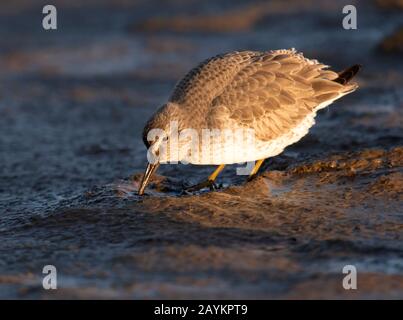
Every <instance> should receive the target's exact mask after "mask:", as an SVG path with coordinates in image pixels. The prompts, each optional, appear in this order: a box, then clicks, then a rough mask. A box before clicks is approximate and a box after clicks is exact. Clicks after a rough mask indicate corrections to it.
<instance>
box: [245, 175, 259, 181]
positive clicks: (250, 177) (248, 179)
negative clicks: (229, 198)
mask: <svg viewBox="0 0 403 320" xmlns="http://www.w3.org/2000/svg"><path fill="white" fill-rule="evenodd" d="M256 178H257V174H256V173H255V174H251V175H250V176H249V177H248V178H247V179H246V182H251V181H252V180H255V179H256Z"/></svg>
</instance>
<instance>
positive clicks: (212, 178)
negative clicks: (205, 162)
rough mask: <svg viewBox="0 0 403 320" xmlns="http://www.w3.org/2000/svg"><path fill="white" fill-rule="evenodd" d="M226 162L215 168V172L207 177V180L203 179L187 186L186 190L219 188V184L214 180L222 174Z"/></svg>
mask: <svg viewBox="0 0 403 320" xmlns="http://www.w3.org/2000/svg"><path fill="white" fill-rule="evenodd" d="M224 167H225V164H220V165H219V166H218V167H217V169H215V170H214V172H213V173H212V174H211V175H210V176H209V177H208V178H207V180H206V181H203V182H201V183H198V184H196V185H194V186H191V187H188V188H186V191H197V190H200V189H203V188H207V187H209V188H210V190H214V189H217V186H216V185H215V183H214V181H215V179H216V178H217V176H218V175H219V174H220V172H221V171H222V170H223V169H224Z"/></svg>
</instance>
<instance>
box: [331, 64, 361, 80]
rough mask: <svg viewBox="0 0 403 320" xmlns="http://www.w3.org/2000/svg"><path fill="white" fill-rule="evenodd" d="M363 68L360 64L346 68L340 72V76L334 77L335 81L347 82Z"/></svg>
mask: <svg viewBox="0 0 403 320" xmlns="http://www.w3.org/2000/svg"><path fill="white" fill-rule="evenodd" d="M360 69H361V65H360V64H355V65H353V66H351V67H350V68H347V69H346V70H343V71H341V72H339V76H338V77H337V78H336V79H334V80H333V81H334V82H338V83H340V84H347V83H348V82H349V81H350V80H351V79H352V78H354V76H355V75H356V74H357V73H358V71H359V70H360Z"/></svg>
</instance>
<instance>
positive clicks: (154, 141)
mask: <svg viewBox="0 0 403 320" xmlns="http://www.w3.org/2000/svg"><path fill="white" fill-rule="evenodd" d="M178 115H179V110H178V106H177V105H176V104H174V103H167V104H164V105H163V106H162V107H161V108H159V109H158V110H157V111H156V112H155V113H154V115H153V116H152V117H151V118H150V119H149V120H148V122H147V124H146V125H145V127H144V130H143V142H144V144H145V146H146V148H147V159H148V165H147V168H146V171H145V173H144V176H143V179H142V181H141V183H140V187H139V191H138V194H139V195H142V194H144V190H145V188H146V186H147V184H148V182H149V181H150V178H151V176H152V175H153V174H154V172H155V171H156V170H157V168H158V166H159V164H160V163H161V162H167V160H168V159H169V144H168V142H169V139H170V135H171V134H172V123H173V122H176V123H177V121H178V118H179V117H178Z"/></svg>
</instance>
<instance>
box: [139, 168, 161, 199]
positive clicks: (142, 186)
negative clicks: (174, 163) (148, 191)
mask: <svg viewBox="0 0 403 320" xmlns="http://www.w3.org/2000/svg"><path fill="white" fill-rule="evenodd" d="M158 167H159V163H156V164H151V163H149V164H148V165H147V169H146V171H145V172H144V176H143V179H142V180H141V183H140V187H139V191H138V193H139V195H140V196H141V195H143V194H144V190H145V188H146V186H147V184H148V182H149V181H150V178H151V176H152V175H153V174H154V172H155V171H156V170H157V169H158Z"/></svg>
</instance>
